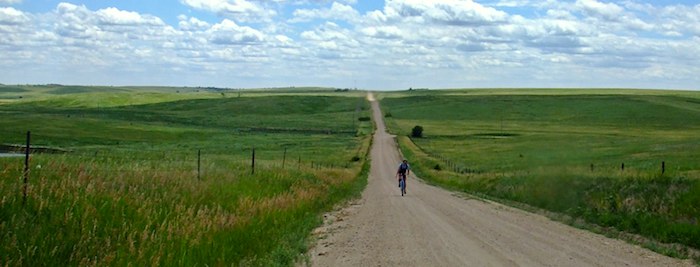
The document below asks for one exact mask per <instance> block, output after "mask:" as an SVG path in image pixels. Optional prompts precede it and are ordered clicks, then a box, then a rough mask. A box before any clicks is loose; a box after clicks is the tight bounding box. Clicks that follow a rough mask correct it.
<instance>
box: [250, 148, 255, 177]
mask: <svg viewBox="0 0 700 267" xmlns="http://www.w3.org/2000/svg"><path fill="white" fill-rule="evenodd" d="M250 174H255V147H253V161H252V163H251V171H250Z"/></svg>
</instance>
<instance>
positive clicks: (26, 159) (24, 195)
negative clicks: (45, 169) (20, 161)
mask: <svg viewBox="0 0 700 267" xmlns="http://www.w3.org/2000/svg"><path fill="white" fill-rule="evenodd" d="M31 137H32V132H31V131H27V146H26V148H25V150H24V186H23V187H22V206H24V204H25V203H27V186H28V185H27V183H28V182H29V149H30V140H31Z"/></svg>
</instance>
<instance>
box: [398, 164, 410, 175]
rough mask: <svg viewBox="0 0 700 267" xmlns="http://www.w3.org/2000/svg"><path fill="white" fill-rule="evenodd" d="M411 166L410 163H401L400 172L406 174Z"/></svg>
mask: <svg viewBox="0 0 700 267" xmlns="http://www.w3.org/2000/svg"><path fill="white" fill-rule="evenodd" d="M410 169H411V166H409V165H408V163H403V162H401V164H399V173H400V174H406V171H408V170H410Z"/></svg>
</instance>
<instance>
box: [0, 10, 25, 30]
mask: <svg viewBox="0 0 700 267" xmlns="http://www.w3.org/2000/svg"><path fill="white" fill-rule="evenodd" d="M27 22H29V17H28V16H27V15H25V14H24V12H22V11H19V10H17V9H14V8H11V7H0V26H2V25H19V24H24V23H27Z"/></svg>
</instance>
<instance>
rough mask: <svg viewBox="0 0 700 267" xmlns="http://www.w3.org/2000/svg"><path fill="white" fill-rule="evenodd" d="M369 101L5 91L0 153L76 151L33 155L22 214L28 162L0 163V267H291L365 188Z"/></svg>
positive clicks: (318, 94) (322, 96)
mask: <svg viewBox="0 0 700 267" xmlns="http://www.w3.org/2000/svg"><path fill="white" fill-rule="evenodd" d="M20 96H21V98H20ZM364 97H365V95H364V93H362V92H336V91H334V90H329V89H319V88H294V89H280V90H244V91H220V90H211V89H201V88H155V87H149V88H130V87H118V88H117V87H115V88H113V87H69V86H57V85H56V86H3V87H0V99H1V101H0V118H1V119H0V129H2V130H0V143H2V144H23V143H24V142H25V134H26V131H28V130H31V132H32V144H33V145H36V146H46V147H53V148H61V149H65V150H68V151H70V152H68V153H63V154H34V155H32V158H31V164H30V168H31V171H30V176H29V177H30V183H29V186H28V198H27V202H26V205H22V179H21V177H22V172H23V171H22V168H23V158H0V177H1V178H2V180H0V193H1V194H2V196H3V197H2V199H1V201H0V240H2V241H0V265H9V266H18V265H25V266H26V265H29V266H32V265H93V266H105V265H129V264H130V265H137V266H149V265H230V264H234V265H264V266H274V265H283V266H284V265H292V264H293V263H294V262H295V261H299V260H302V259H300V258H299V255H301V253H303V252H304V251H305V250H306V247H307V245H308V237H309V233H310V232H311V230H312V229H313V228H314V227H316V226H317V225H318V224H319V223H320V222H321V220H320V214H321V213H322V212H324V211H327V210H329V209H330V208H332V207H333V205H335V204H337V203H339V202H341V201H343V200H346V199H348V198H350V197H353V196H357V195H358V194H359V192H360V191H361V190H362V188H363V187H364V185H365V183H366V172H367V169H368V163H367V161H366V153H367V151H368V148H369V142H370V138H369V137H370V133H371V132H372V124H371V121H359V120H358V118H359V117H367V116H369V111H368V108H369V105H368V103H367V102H366V100H364ZM253 148H255V153H256V169H255V174H251V154H252V149H253ZM199 151H201V158H198V152H199ZM198 161H199V162H200V165H199V171H198Z"/></svg>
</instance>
